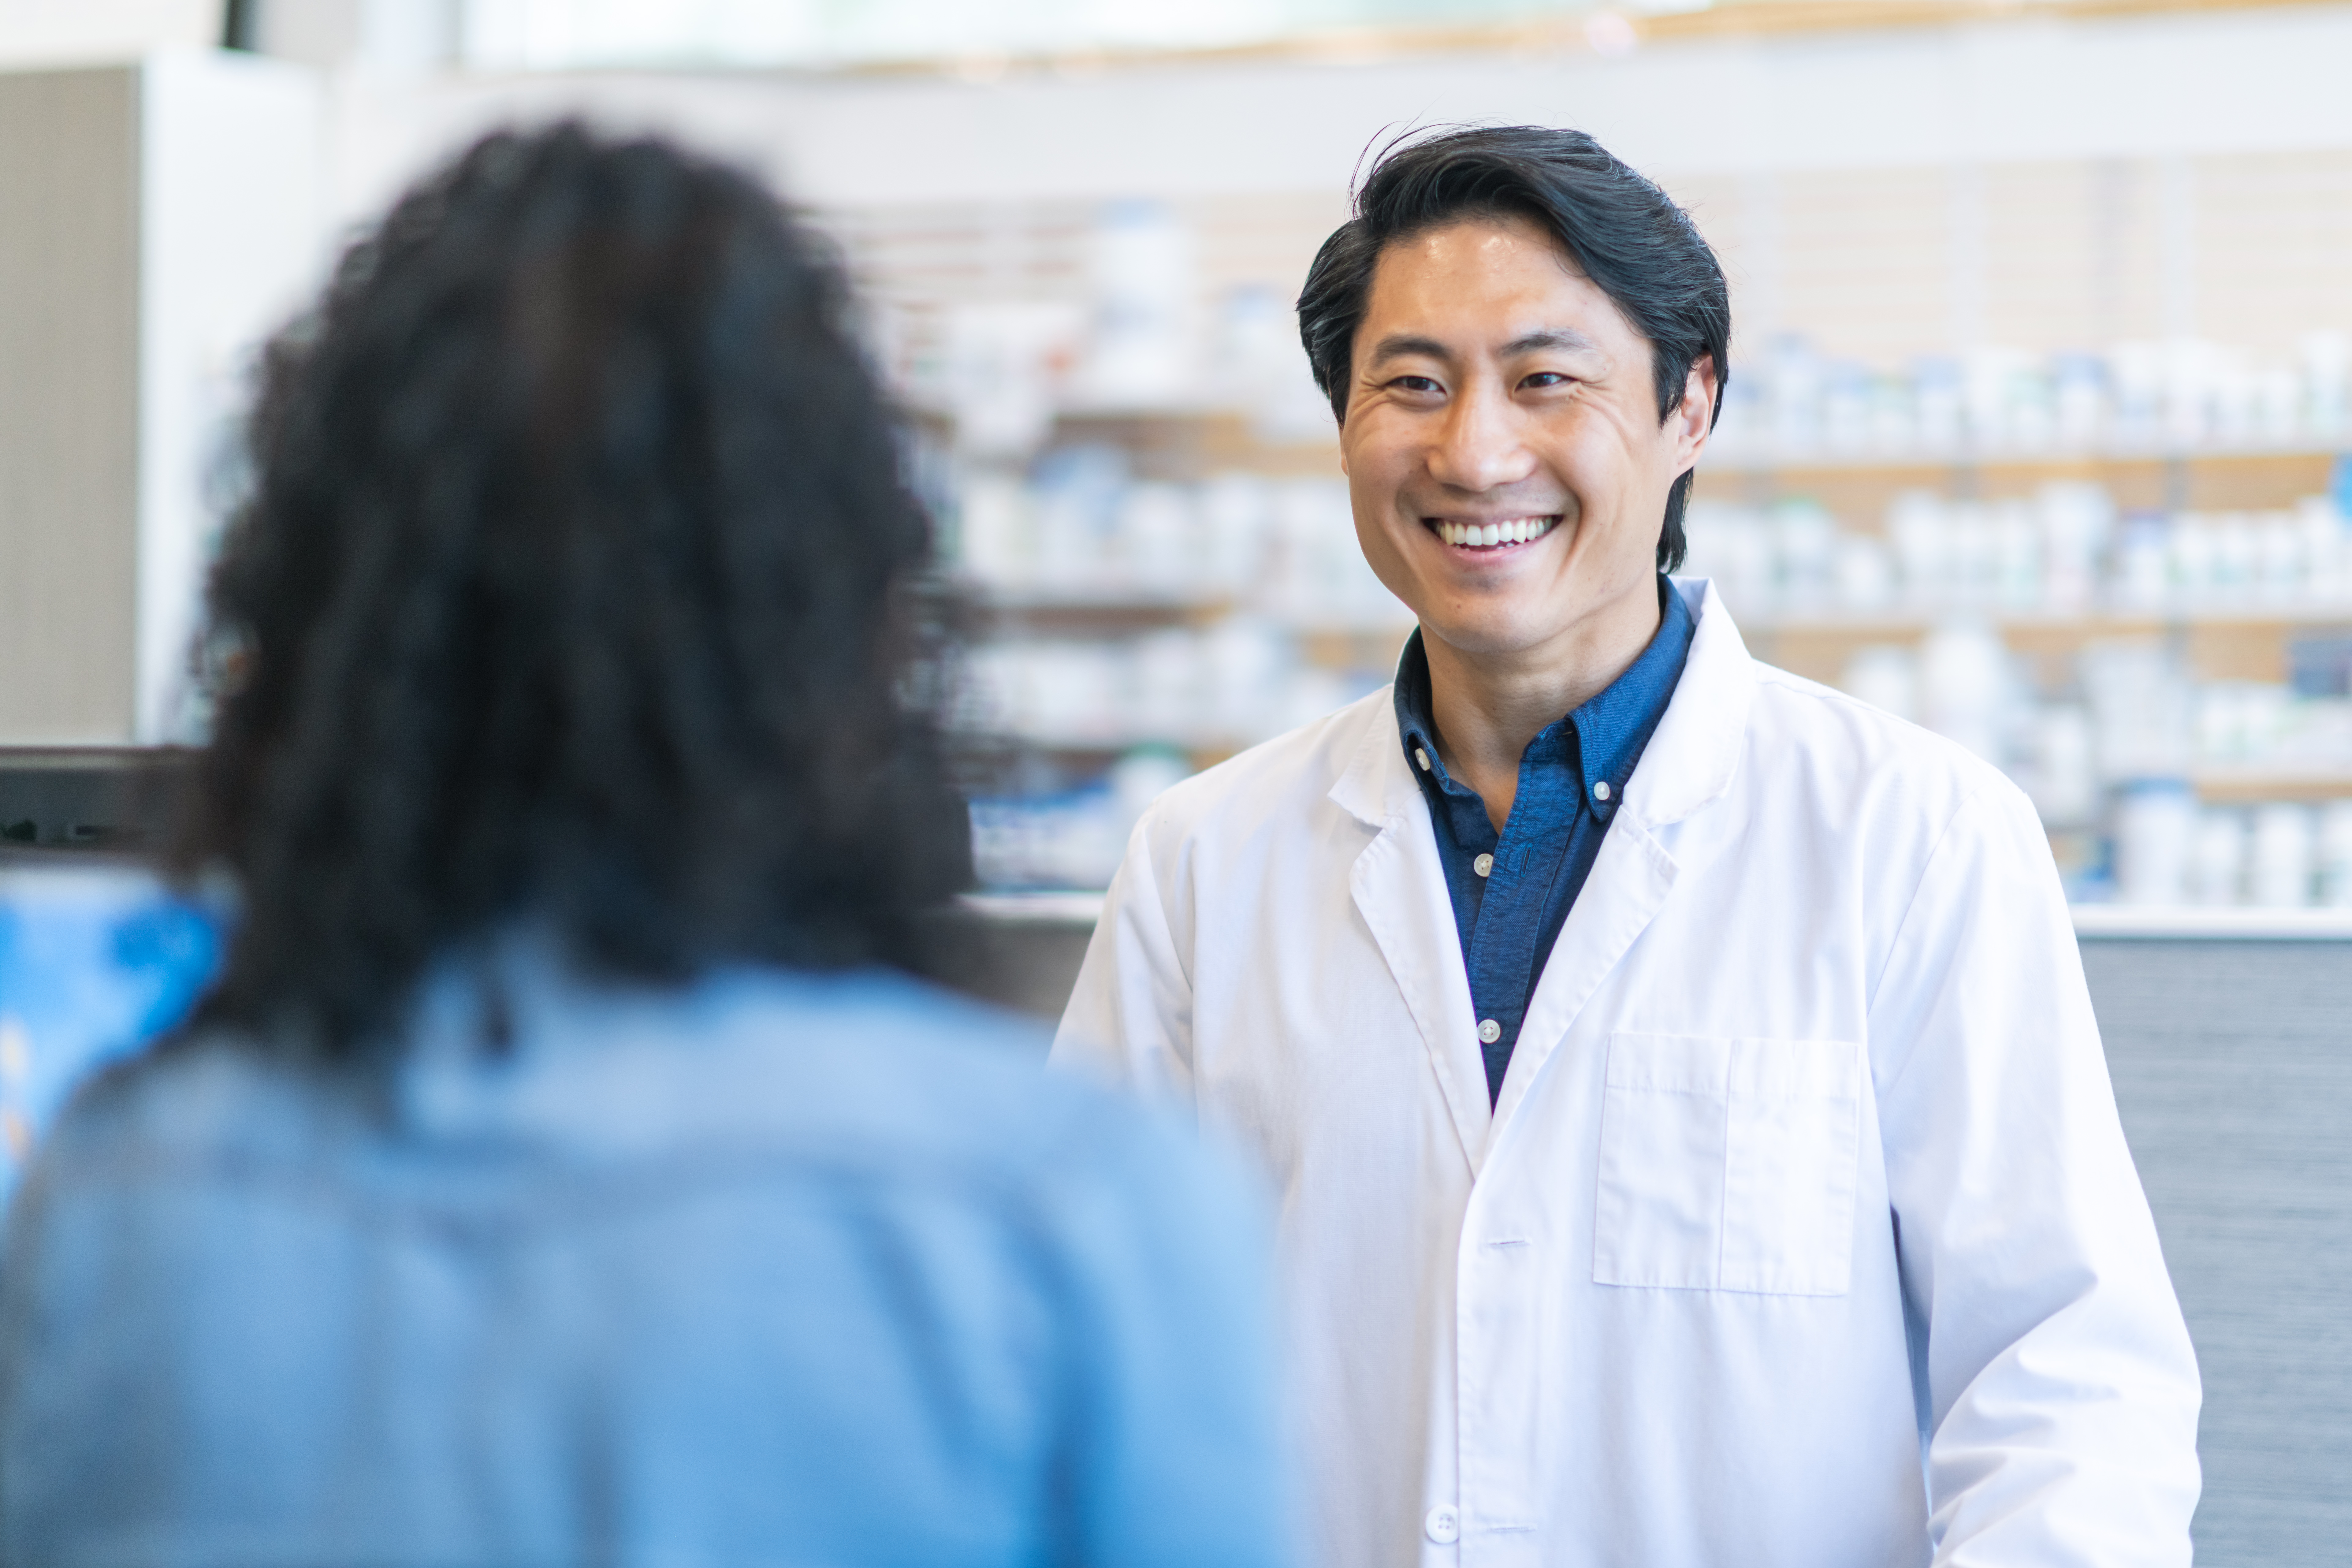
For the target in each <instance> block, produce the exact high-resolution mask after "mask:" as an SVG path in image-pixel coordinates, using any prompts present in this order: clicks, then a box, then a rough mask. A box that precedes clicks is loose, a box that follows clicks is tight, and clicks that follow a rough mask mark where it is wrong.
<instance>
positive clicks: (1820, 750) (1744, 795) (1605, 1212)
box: [1055, 128, 2199, 1568]
mask: <svg viewBox="0 0 2352 1568" xmlns="http://www.w3.org/2000/svg"><path fill="white" fill-rule="evenodd" d="M1299 319H1300V330H1301V333H1302V335H1303V337H1304V339H1305V342H1306V344H1307V353H1308V356H1309V358H1310V360H1311V361H1312V363H1313V364H1314V367H1315V372H1316V375H1317V377H1318V382H1319V383H1320V384H1321V385H1322V387H1323V389H1324V391H1325V392H1326V393H1327V394H1328V395H1329V397H1330V399H1331V405H1332V409H1333V412H1334V413H1335V414H1336V415H1337V416H1338V417H1339V436H1340V441H1339V445H1340V454H1341V460H1342V462H1343V464H1344V466H1345V468H1346V470H1347V474H1348V479H1349V489H1350V492H1351V495H1352V497H1353V501H1354V510H1355V520H1356V531H1357V536H1358V538H1359V540H1360V542H1361V544H1362V547H1363V551H1364V554H1365V558H1366V559H1367V560H1368V561H1369V562H1370V563H1371V565H1372V568H1373V570H1374V571H1375V572H1377V573H1378V574H1380V577H1381V581H1382V582H1384V583H1385V584H1388V586H1389V587H1390V588H1391V590H1392V591H1393V592H1394V593H1395V594H1396V595H1397V596H1398V597H1399V598H1400V599H1402V600H1403V601H1404V602H1405V604H1406V605H1409V606H1411V608H1412V611H1413V613H1414V615H1415V616H1416V617H1417V619H1418V621H1419V623H1420V625H1419V629H1418V630H1417V631H1416V632H1415V633H1414V635H1413V637H1412V639H1411V640H1410V641H1409V642H1408V643H1407V644H1406V646H1405V648H1404V651H1403V656H1402V659H1401V660H1400V662H1399V665H1398V668H1397V679H1396V682H1395V685H1394V687H1393V688H1392V689H1391V690H1388V691H1383V692H1381V693H1379V694H1378V695H1376V696H1374V697H1372V698H1368V699H1367V700H1364V701H1362V702H1360V703H1358V704H1356V705H1355V706H1353V707H1351V708H1348V709H1345V710H1341V711H1340V712H1339V713H1335V714H1333V715H1331V716H1330V717H1329V718H1328V719H1325V720H1323V721H1320V722H1318V723H1316V724H1313V725H1310V726H1308V727H1307V728H1306V729H1304V730H1301V731H1297V732H1295V733H1293V734H1290V735H1286V736H1284V737H1283V738H1281V739H1279V740H1276V741H1274V742H1269V743H1268V744H1266V745H1264V746H1261V747H1258V748H1256V749H1255V750H1254V751H1251V752H1245V753H1244V754H1243V755H1241V756H1239V757H1236V758H1234V760H1233V761H1232V762H1230V763H1225V764H1223V766H1221V767H1217V768H1213V769H1211V770H1210V771H1209V772H1207V773H1203V774H1202V775H1201V776H1200V777H1198V778H1196V779H1193V780H1192V781H1190V782H1189V783H1187V784H1183V785H1181V786H1180V787H1178V788H1177V789H1175V790H1172V791H1171V792H1170V793H1169V794H1168V795H1165V796H1163V797H1162V798H1161V800H1160V802H1159V803H1158V804H1157V805H1155V806H1154V807H1153V809H1152V810H1151V811H1150V813H1149V814H1147V816H1145V818H1144V820H1143V822H1142V823H1141V824H1140V825H1139V826H1138V828H1137V830H1136V834H1135V837H1134V839H1133V840H1132V842H1131V843H1130V845H1129V851H1128V856H1127V860H1126V863H1125V865H1124V866H1123V867H1122V868H1121V870H1120V872H1119V874H1118V879H1117V880H1116V882H1114V884H1113V886H1112V888H1111V892H1110V898H1109V900H1108V906H1107V909H1106V911H1105V915H1104V918H1103V921H1102V923H1101V925H1100V926H1099V928H1098V929H1097V932H1096V935H1095V938H1094V942H1093V944H1092V946H1091V947H1090V948H1089V950H1088V952H1087V962H1086V966H1085V969H1084V971H1083V973H1081V974H1080V976H1079V980H1078V984H1077V988H1076V994H1074V996H1073V997H1072V1000H1071V1003H1070V1008H1069V1012H1068V1014H1067V1016H1066V1017H1065V1018H1064V1020H1063V1025H1062V1030H1061V1034H1060V1036H1059V1038H1058V1040H1057V1042H1056V1046H1055V1051H1056V1055H1057V1057H1058V1058H1061V1059H1064V1060H1067V1061H1072V1062H1086V1063H1091V1064H1095V1065H1097V1066H1100V1067H1107V1068H1108V1069H1109V1070H1111V1071H1112V1072H1113V1073H1114V1074H1116V1075H1118V1076H1122V1077H1125V1078H1126V1079H1129V1080H1130V1081H1132V1082H1135V1083H1137V1084H1138V1085H1139V1086H1141V1087H1143V1088H1145V1089H1147V1090H1149V1091H1150V1092H1154V1093H1158V1094H1161V1095H1165V1096H1168V1097H1171V1098H1174V1099H1177V1100H1181V1101H1185V1102H1188V1103H1190V1104H1191V1105H1192V1106H1193V1107H1194V1108H1195V1110H1196V1111H1197V1113H1198V1115H1199V1116H1200V1118H1201V1120H1202V1121H1203V1122H1204V1123H1205V1124H1208V1125H1210V1126H1213V1127H1215V1128H1218V1129H1221V1130H1223V1131H1224V1132H1225V1133H1226V1134H1228V1135H1229V1136H1231V1137H1233V1138H1234V1139H1236V1140H1238V1141H1239V1142H1242V1143H1243V1144H1244V1145H1245V1146H1247V1147H1249V1148H1250V1149H1252V1150H1253V1151H1254V1152H1255V1153H1256V1154H1257V1156H1258V1157H1259V1159H1260V1161H1261V1162H1262V1163H1263V1164H1264V1166H1265V1169H1266V1171H1267V1172H1268V1173H1269V1174H1270V1176H1271V1177H1272V1179H1273V1181H1274V1183H1275V1184H1276V1190H1277V1192H1278V1194H1279V1196H1280V1200H1281V1214H1282V1227H1283V1228H1282V1239H1283V1247H1284V1253H1285V1259H1284V1260H1285V1264H1286V1271H1287V1276H1288V1279H1289V1284H1290V1311H1291V1314H1292V1322H1291V1324H1290V1330H1291V1339H1290V1343H1291V1356H1292V1364H1293V1368H1294V1373H1295V1376H1296V1379H1297V1395H1298V1398H1299V1401H1300V1421H1301V1426H1302V1429H1303V1431H1304V1434H1305V1436H1306V1439H1307V1445H1308V1449H1307V1462H1308V1467H1309V1469H1310V1471H1311V1473H1312V1478H1313V1479H1314V1482H1315V1484H1316V1488H1317V1497H1318V1535H1319V1539H1320V1543H1321V1548H1322V1553H1323V1558H1324V1561H1326V1562H1327V1563H1330V1564H1332V1565H1334V1568H1342V1565H1344V1568H1392V1565H1402V1564H1407V1563H1421V1564H1432V1565H1433V1564H1453V1563H1461V1564H1465V1565H1469V1564H1476V1565H1479V1568H1486V1565H1495V1568H1503V1565H1510V1568H1521V1565H1524V1568H1539V1565H1540V1568H1551V1565H1559V1564H1577V1565H1582V1564H1591V1565H1596V1568H1598V1565H1610V1568H1616V1565H1627V1568H1682V1565H1692V1568H1696V1565H1699V1564H1722V1565H1726V1568H1730V1565H1737V1568H1769V1565H1773V1564H1788V1565H1790V1568H1849V1565H1850V1568H1864V1565H1868V1568H1883V1565H1885V1564H1891V1563H1928V1562H1930V1561H1933V1562H1935V1563H1952V1564H1958V1563H1970V1564H1986V1565H1991V1564H2018V1565H2021V1568H2022V1565H2025V1564H2032V1565H2034V1568H2057V1565H2062V1564H2063V1565H2072V1564H2083V1565H2089V1564H2102V1565H2105V1564H2124V1563H2132V1564H2141V1563H2147V1564H2155V1563H2187V1562H2188V1561H2189V1533H2188V1524H2189V1514H2190V1512H2191V1510H2193V1508H2194V1506H2195V1503H2196V1499H2197V1493H2198V1466H2197V1458H2196V1449H2195V1442H2196V1423H2197V1410H2198V1403H2199V1391H2198V1381H2197V1372H2196V1366H2195V1363H2194V1360H2193V1358H2192V1356H2191V1353H2190V1350H2189V1341H2188V1336H2187V1333H2186V1331H2185V1330H2184V1329H2183V1327H2182V1324H2181V1320H2180V1314H2179V1307H2178V1306H2177V1304H2176V1303H2175V1301H2174V1299H2173V1295H2172V1289H2171V1286H2170V1282H2169V1280H2168V1278H2167V1276H2166V1273H2165V1268H2164V1261H2163V1258H2162V1256H2161V1254H2160V1253H2159V1251H2158V1246H2157V1238H2156V1233H2155V1228H2154V1226H2153V1224H2152V1222H2151V1221H2150V1218H2149V1215H2148V1211H2147V1202H2146V1200H2145V1198H2144V1197H2143V1196H2142V1194H2141V1191H2140V1187H2139V1183H2138V1179H2137V1174H2136V1173H2135V1172H2134V1171H2133V1168H2132V1164H2131V1158H2130V1154H2129V1152H2128V1151H2127V1150H2126V1147H2125V1143H2124V1139H2123V1134H2122V1131H2121V1128H2120V1126H2119V1124H2118V1122H2117V1119H2116V1109H2115V1102H2114V1097H2113V1094H2112V1092H2111V1090H2110V1089H2109V1087H2108V1083H2107V1078H2106V1070H2105V1061H2104V1058H2103V1057H2102V1054H2101V1051H2100V1047H2099V1040H2098V1033H2097V1027H2096V1025H2095V1021H2094V1020H2093V1017H2092V1015H2091V1008H2090V1002H2089V997H2088V994H2087V993H2086V991H2085V989H2084V983H2083V976H2082V968H2081V963H2080V960H2079V958H2078V956H2077V954H2076V952H2075V948H2074V936H2073V932H2072V930H2071V928H2070V925H2069V922H2068V920H2067V914H2066V910H2065V906H2064V903H2063V898H2062V895H2061V893H2060V890H2059V886H2058V879H2057V876H2056V872H2055V869H2054V868H2053V865H2052V863H2051V858H2050V854H2049V849H2048V846H2047V844H2046V842H2045V840H2044V839H2043V837H2042V833H2041V831H2040V828H2039V826H2038V825H2037V823H2036V821H2035V819H2034V816H2033V813H2032V808H2031V806H2030V805H2027V803H2026V802H2025V800H2024V798H2023V796H2022V795H2021V794H2020V793H2019V792H2018V791H2017V790H2016V789H2015V788H2014V787H2013V786H2011V784H2010V783H2009V782H2008V781H2007V780H2006V779H2004V778H2003V777H2001V775H2000V773H1997V772H1995V771H1994V770H1993V769H1991V768H1990V767H1988V766H1987V765H1985V764H1984V763H1980V762H1979V761H1977V760H1976V759H1975V758H1973V757H1971V756H1969V755H1968V754H1967V753H1966V752H1962V751H1960V750H1959V749H1958V748H1957V747H1954V746H1951V745H1949V744H1948V743H1946V742H1943V741H1940V740H1938V739H1937V738H1936V737H1934V736H1932V735H1929V734H1927V733H1926V732H1925V731H1919V730H1916V729H1914V728H1912V727H1910V726H1908V725H1906V724H1903V723H1901V722H1899V721H1895V720H1894V719H1891V718H1889V717H1887V716H1886V715H1885V714H1883V713H1879V712H1877V711H1875V710H1872V709H1869V708H1867V707H1865V706H1864V705H1862V704H1860V703H1857V702H1854V701H1853V700H1849V699H1847V698H1845V697H1843V696H1841V695H1840V694H1838V693H1836V692H1834V691H1831V690H1828V689H1824V688H1822V687H1818V686H1815V685H1812V684H1811V683H1810V682H1807V681H1803V680H1799V679H1795V678H1793V677H1790V676H1788V675H1785V674H1783V673H1781V672H1780V671H1778V670H1774V669H1771V668H1767V667H1764V666H1761V665H1759V664H1757V663H1756V662H1754V661H1753V660H1752V659H1750V658H1749V657H1748V653H1747V650H1746V648H1745V647H1743V646H1742V644H1741V642H1740V638H1739V634H1738V631H1737V629H1736V628H1735V627H1734V626H1733V625H1732V623H1731V620H1730V618H1729V616H1727V614H1726V612H1725V610H1724V607H1723V605H1722V604H1721V603H1720V602H1719V601H1718V600H1717V598H1716V597H1715V595H1713V593H1712V592H1711V591H1710V590H1709V588H1708V586H1707V584H1705V583H1704V582H1679V583H1678V582H1676V581H1675V580H1673V579H1671V578H1669V577H1667V576H1666V575H1665V573H1666V572H1667V571H1670V570H1672V569H1673V568H1674V567H1675V565H1677V564H1678V563H1679V562H1680V559H1681V556H1682V553H1683V532H1682V517H1683V510H1684V506H1685V501H1686V500H1687V498H1688V495H1689V491H1690V486H1691V483H1692V471H1693V468H1694V465H1695V464H1696V461H1697V459H1698V458H1699V455H1700V453H1701V452H1702V450H1703V449H1704V448H1705V447H1706V440H1707V436H1708V432H1709V431H1710V429H1711V428H1712V426H1713V424H1714V420H1715V415H1716V412H1717V408H1718V407H1719V405H1720V397H1721V392H1722V386H1723V381H1724V377H1725V374H1727V371H1726V367H1727V351H1728V346H1729V336H1730V313H1729V308H1728V304H1727V295H1726V290H1725V287H1724V280H1723V275H1722V271H1721V269H1720V268H1719V267H1718V266H1717V263H1716V260H1715V258H1714V256H1713V254H1712V253H1711V252H1710V251H1709V250H1708V248H1707V246H1706V241H1705V240H1704V239H1702V238H1701V237H1699V235H1698V233H1697V231H1696V228H1695V227H1694V226H1692V224H1691V223H1690V221H1689V219H1688V218H1687V217H1686V216H1685V215H1684V214H1683V213H1682V212H1681V211H1680V210H1679V209H1678V208H1676V207H1675V205H1674V204H1673V203H1672V202H1671V201H1669V200H1668V199H1667V198H1666V197H1665V195H1664V194H1663V193H1661V192H1660V191H1659V190H1658V189H1657V188H1656V187H1655V186H1654V185H1653V184H1650V183H1649V182H1648V181H1646V180H1644V179H1643V178H1642V177H1641V176H1640V175H1638V174H1634V173H1633V171H1632V170H1631V169H1629V168H1627V167H1626V166H1625V165H1623V164H1622V163H1619V162H1618V161H1617V160H1616V159H1614V158H1613V157H1612V156H1611V155H1610V154H1609V153H1607V152H1606V151H1605V150H1603V149H1602V148H1601V147H1600V146H1599V145H1598V144H1597V143H1595V142H1593V141H1591V139H1590V138H1589V137H1586V136H1583V135H1580V134H1579V133H1576V132H1562V131H1550V130H1541V129H1532V128H1519V129H1509V130H1478V131H1465V132H1454V133H1451V134H1446V135H1442V136H1437V137H1433V138H1431V139H1428V140H1424V141H1421V142H1415V143H1412V144H1411V145H1408V146H1405V147H1403V148H1402V149H1399V150H1395V151H1393V152H1391V153H1390V154H1389V155H1388V156H1387V157H1386V158H1384V159H1383V160H1382V162H1381V164H1380V165H1379V167H1377V168H1376V169H1375V170H1374V171H1373V173H1372V174H1371V176H1370V179H1369V180H1368V181H1367V182H1366V184H1365V185H1364V187H1363V189H1362V191H1361V192H1360V195H1359V196H1358V200H1357V208H1356V216H1355V217H1354V218H1353V219H1352V220H1351V221H1350V222H1349V223H1348V224H1347V225H1345V226H1343V227H1341V228H1340V229H1339V232H1338V233H1336V234H1334V235H1333V236H1332V237H1331V238H1330V240H1329V241H1328V243H1326V244H1325V246H1324V247H1323V249H1322V252H1321V254H1320V255H1319V256H1318V258H1316V262H1315V267H1314V270H1313V272H1312V274H1311V275H1310V276H1309V278H1308V279H1307V288H1306V290H1305V292H1304V293H1303V295H1302V296H1301V298H1300V300H1299Z"/></svg>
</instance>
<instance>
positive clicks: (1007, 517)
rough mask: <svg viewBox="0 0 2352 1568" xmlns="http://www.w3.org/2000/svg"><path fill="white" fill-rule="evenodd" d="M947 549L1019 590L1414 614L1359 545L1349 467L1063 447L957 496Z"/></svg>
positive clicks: (1334, 612)
mask: <svg viewBox="0 0 2352 1568" xmlns="http://www.w3.org/2000/svg"><path fill="white" fill-rule="evenodd" d="M948 554H949V558H950V563H951V564H952V565H953V567H954V568H955V569H956V570H957V571H958V572H959V573H960V574H961V576H962V577H963V578H964V579H965V581H966V582H967V583H968V584H970V585H971V587H973V588H974V589H976V590H977V591H978V592H979V593H980V594H981V595H982V596H984V597H990V598H995V599H999V600H1003V601H1005V602H1010V603H1016V604H1017V603H1021V602H1024V601H1034V600H1039V599H1047V600H1051V599H1060V600H1064V601H1067V602H1071V603H1094V604H1103V605H1121V604H1159V605H1187V604H1196V605H1202V606H1203V607H1215V606H1221V605H1235V604H1245V605H1248V606H1249V607H1251V608H1252V609H1254V610H1256V611H1258V612H1260V613H1262V614H1265V615H1267V616H1272V617H1274V618H1276V619H1277V620H1279V621H1281V622H1283V623H1284V624H1285V625H1287V626H1295V627H1299V628H1305V629H1314V628H1339V629H1356V628H1363V629H1369V630H1379V629H1386V628H1390V627H1393V628H1395V630H1396V631H1397V634H1398V635H1399V636H1400V637H1402V635H1403V633H1404V631H1405V630H1406V629H1407V627H1408V625H1409V617H1407V616H1406V615H1405V612H1404V609H1403V607H1402V605H1399V604H1398V603H1397V602H1396V600H1395V599H1394V598H1393V597H1392V596H1391V595H1390V594H1389V591H1388V590H1387V589H1386V588H1384V587H1382V586H1381V583H1380V579H1378V578H1377V577H1375V576H1373V575H1372V572H1371V568H1370V567H1369V566H1367V565H1365V564H1364V558H1363V556H1362V554H1361V553H1360V552H1359V551H1358V549H1357V548H1356V532H1355V523H1354V521H1353V517H1352V514H1351V513H1350V512H1349V504H1348V488H1347V483H1346V481H1345V480H1343V479H1337V478H1333V479H1268V478H1265V477H1263V476H1260V475H1256V474H1250V473H1223V474H1219V475H1217V476H1215V477H1213V478H1212V479H1208V480H1206V481H1204V482H1202V483H1199V484H1173V483H1168V482H1165V481H1160V480H1144V481H1138V480H1136V479H1133V478H1132V477H1131V476H1130V474H1129V468H1128V459H1127V456H1126V454H1125V453H1123V452H1121V451H1120V450H1119V449H1118V447H1109V446H1101V445H1087V446H1076V447H1060V448H1056V449H1055V450H1054V451H1051V452H1049V453H1047V454H1046V455H1045V457H1044V458H1040V459H1039V460H1038V461H1037V463H1036V465H1035V466H1034V469H1033V471H1032V472H1031V473H1030V474H1029V475H1027V476H1026V477H1023V476H1020V475H1014V474H1006V473H1002V472H987V471H983V472H981V473H976V474H974V475H972V476H971V478H970V479H968V480H967V481H966V483H965V484H964V486H963V487H962V489H961V493H960V494H959V495H958V496H957V497H956V498H955V515H954V517H953V519H952V521H951V523H950V547H949V551H948Z"/></svg>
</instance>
